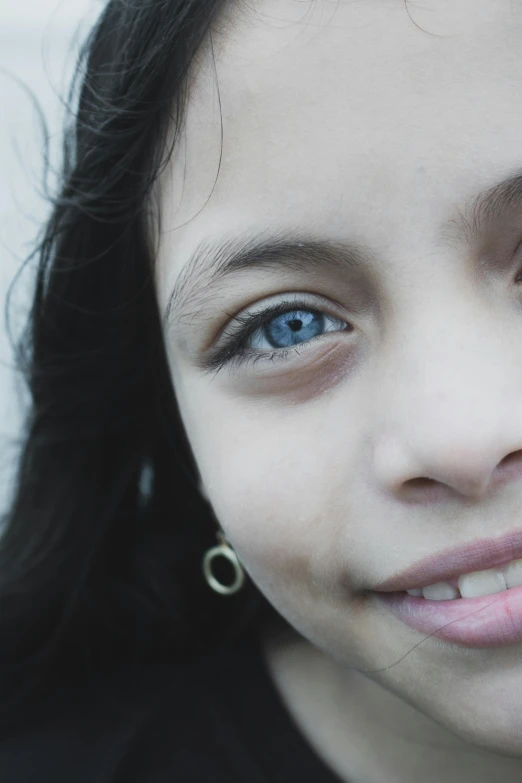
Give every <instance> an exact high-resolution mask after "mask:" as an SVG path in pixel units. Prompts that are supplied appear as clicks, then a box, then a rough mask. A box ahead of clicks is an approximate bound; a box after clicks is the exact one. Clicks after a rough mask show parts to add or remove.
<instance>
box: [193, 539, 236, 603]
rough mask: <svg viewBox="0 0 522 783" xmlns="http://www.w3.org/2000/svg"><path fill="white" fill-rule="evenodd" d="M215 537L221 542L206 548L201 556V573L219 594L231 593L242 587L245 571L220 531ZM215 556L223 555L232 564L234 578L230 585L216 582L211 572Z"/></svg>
mask: <svg viewBox="0 0 522 783" xmlns="http://www.w3.org/2000/svg"><path fill="white" fill-rule="evenodd" d="M217 538H218V540H219V541H221V543H220V544H219V545H218V546H214V547H212V548H211V549H208V550H207V551H206V552H205V556H204V557H203V574H204V575H205V579H206V580H207V583H208V584H209V585H210V587H211V588H212V590H214V591H215V592H216V593H219V594H220V595H233V594H234V593H237V592H239V590H241V588H242V587H243V584H244V582H245V572H244V571H243V569H242V567H241V564H240V562H239V560H238V558H237V555H236V553H235V552H234V550H233V549H232V547H231V546H230V544H229V543H228V541H227V540H226V538H225V536H224V535H223V533H221V531H220V532H218V533H217ZM216 557H225V558H226V559H227V560H228V562H229V563H231V565H232V566H233V568H234V574H235V578H234V581H233V582H232V584H231V585H224V584H222V583H221V582H218V580H217V579H216V577H215V576H214V574H213V573H212V563H213V562H214V560H215V558H216Z"/></svg>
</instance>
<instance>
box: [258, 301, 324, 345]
mask: <svg viewBox="0 0 522 783" xmlns="http://www.w3.org/2000/svg"><path fill="white" fill-rule="evenodd" d="M327 325H328V324H327V318H326V316H325V315H324V313H320V312H316V311H315V310H290V311H288V312H286V313H283V314H282V315H277V316H275V317H272V318H270V320H268V321H266V323H265V325H264V326H262V327H261V328H260V329H258V331H257V332H255V334H254V335H252V339H251V340H250V341H249V342H250V343H251V345H250V347H252V348H257V349H259V350H263V349H265V350H266V348H267V347H268V348H291V347H292V346H293V345H299V344H300V343H302V342H306V341H308V340H311V339H312V338H313V337H317V336H318V335H320V334H323V332H324V331H326V327H327Z"/></svg>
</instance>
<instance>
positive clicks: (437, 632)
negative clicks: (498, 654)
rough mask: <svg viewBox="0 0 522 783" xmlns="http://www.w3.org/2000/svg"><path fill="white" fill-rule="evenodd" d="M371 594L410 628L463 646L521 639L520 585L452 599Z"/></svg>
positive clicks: (502, 642) (505, 642) (514, 641)
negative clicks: (490, 592) (486, 593)
mask: <svg viewBox="0 0 522 783" xmlns="http://www.w3.org/2000/svg"><path fill="white" fill-rule="evenodd" d="M374 595H375V596H376V597H377V598H378V600H379V601H380V602H381V604H383V605H384V606H385V607H386V608H387V609H389V610H390V611H391V612H392V614H394V615H395V616H396V617H398V618H399V620H402V622H403V623H405V624H406V625H409V626H410V628H415V630H417V631H421V632H422V633H423V634H427V635H429V636H435V637H436V638H437V639H443V640H444V641H446V642H452V643H453V644H459V645H461V646H462V647H502V646H504V645H508V644H516V643H517V642H521V641H522V585H519V586H518V587H511V588H509V589H508V590H504V591H503V592H501V593H493V594H492V595H483V596H481V597H480V598H457V599H455V600H452V601H430V600H429V599H427V598H418V597H417V596H414V595H409V594H408V593H378V592H375V593H374Z"/></svg>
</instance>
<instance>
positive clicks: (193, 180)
mask: <svg viewBox="0 0 522 783" xmlns="http://www.w3.org/2000/svg"><path fill="white" fill-rule="evenodd" d="M407 10H408V11H409V14H410V15H408V12H407ZM521 41H522V9H520V7H518V5H517V4H515V3H512V2H509V1H507V2H500V0H432V2H427V0H417V2H416V3H415V4H411V5H409V6H408V9H406V7H405V5H404V4H403V3H402V2H399V0H375V1H372V0H360V1H359V2H347V1H346V0H340V2H338V3H331V2H323V1H322V0H311V1H310V2H309V1H308V0H304V2H291V1H290V0H272V1H270V0H262V2H256V3H255V4H254V5H252V4H251V5H246V4H244V3H242V2H241V3H237V4H236V3H234V4H229V5H227V6H225V8H224V10H223V12H222V13H221V15H220V18H219V19H218V20H216V22H215V24H214V26H213V46H214V49H213V55H214V60H213V58H212V56H211V55H212V52H211V49H210V45H209V43H208V42H207V45H206V46H205V47H204V48H203V50H202V51H201V53H200V55H199V57H198V59H197V62H196V63H195V65H194V69H193V73H192V79H191V91H190V95H189V101H188V115H187V121H186V129H185V131H186V132H184V133H183V134H182V135H181V136H180V139H179V141H178V144H177V146H176V149H175V152H174V155H173V157H172V159H171V161H170V163H169V165H168V167H167V169H166V170H165V172H164V174H163V176H162V177H161V180H160V182H159V186H158V190H157V195H158V200H157V202H156V203H157V204H159V209H160V214H161V233H160V234H159V237H157V239H158V255H157V260H156V289H157V298H158V304H159V309H160V313H161V315H164V314H165V312H166V307H167V302H168V299H169V296H170V294H171V292H172V290H173V288H174V286H176V285H179V284H180V281H181V280H182V279H183V275H184V273H186V272H187V270H188V268H189V256H190V254H191V253H192V252H193V251H194V250H195V248H196V246H197V245H198V244H199V243H200V242H201V241H202V240H203V239H205V240H208V241H216V240H219V239H220V238H223V237H224V235H225V234H226V235H227V236H229V237H231V236H234V235H239V234H245V232H248V231H251V232H252V233H256V232H263V233H269V234H271V233H275V232H291V233H292V236H293V237H294V239H295V238H297V239H299V238H300V237H303V238H304V239H306V240H314V241H335V242H341V243H346V244H352V245H354V244H359V245H364V246H365V248H366V249H367V253H368V255H367V258H366V259H365V260H364V262H363V264H362V266H359V267H358V268H357V270H355V269H354V268H352V267H350V266H348V265H347V264H345V265H338V266H337V268H333V267H332V266H331V265H329V266H328V267H327V266H325V265H324V264H315V265H311V264H309V265H307V266H305V265H303V264H301V265H300V264H299V263H296V264H294V267H293V268H288V267H287V268H285V269H281V268H279V266H278V265H277V264H276V263H273V264H271V265H267V266H266V267H265V268H263V269H259V268H257V269H254V268H245V269H242V270H239V271H236V272H235V273H234V275H230V276H228V277H227V278H224V279H223V280H221V282H219V283H218V284H217V286H216V285H215V286H214V287H213V288H212V289H211V288H210V287H209V276H208V274H205V270H204V269H202V268H200V271H199V273H198V276H197V280H196V279H194V281H193V283H192V284H190V285H193V287H194V292H195V293H193V294H192V295H191V296H190V297H185V299H186V301H185V302H184V305H183V307H184V309H180V310H179V312H177V311H176V312H174V313H173V317H172V323H171V326H170V328H169V330H168V331H167V332H166V334H165V345H166V348H167V353H168V358H169V364H170V368H171V373H172V382H173V389H174V391H175V394H176V397H177V400H178V404H179V406H180V411H181V415H182V419H183V422H184V425H185V427H186V431H187V434H188V437H189V440H190V443H191V446H192V449H193V452H194V455H195V458H196V461H197V465H198V469H199V472H200V476H201V489H202V492H203V494H204V495H205V496H206V497H207V499H208V502H209V503H210V505H211V507H212V510H213V512H214V514H215V516H216V518H217V520H218V521H219V524H220V526H221V527H222V528H223V530H224V531H225V533H226V535H227V538H228V540H229V541H230V543H231V545H232V546H233V547H234V549H235V551H236V553H237V555H238V557H239V559H240V561H241V562H242V564H243V566H244V568H245V571H246V572H247V573H248V575H249V578H251V579H252V580H253V581H254V582H255V583H256V584H257V586H258V587H259V589H260V590H261V591H262V592H263V593H264V594H265V595H266V596H267V598H268V599H269V600H270V601H271V602H272V603H273V605H274V606H275V607H276V609H277V610H278V612H279V613H280V614H281V616H282V617H283V618H285V620H286V621H287V623H288V626H289V628H290V629H292V630H291V631H290V632H287V633H281V634H279V635H278V634H276V633H275V630H274V629H263V631H262V636H263V641H264V650H265V654H266V657H267V661H268V663H269V665H270V669H271V671H272V675H273V678H274V682H275V683H276V685H277V687H278V688H279V690H280V692H281V694H282V696H283V698H284V700H285V703H286V704H287V707H288V710H289V712H290V713H291V714H292V715H293V716H294V719H295V720H296V722H297V723H298V725H299V726H300V727H301V729H302V731H303V733H304V734H305V736H306V737H307V738H308V740H309V741H310V744H311V745H312V746H313V747H314V748H315V750H316V752H317V753H318V754H319V755H320V756H321V757H322V758H323V760H324V761H325V763H327V764H328V765H329V766H330V767H331V768H332V769H333V770H335V772H336V773H337V775H338V776H339V777H340V779H341V780H345V781H368V782H369V781H372V783H381V782H382V783H384V781H386V783H393V782H394V781H396V782H397V783H399V782H400V783H413V781H418V780H423V781H424V782H425V783H440V781H441V780H444V781H446V782H447V783H457V782H458V783H463V781H473V782H474V783H486V781H488V783H489V782H490V781H491V780H493V779H495V778H496V777H498V778H499V779H501V780H502V781H504V783H511V781H519V780H520V779H521V778H522V646H521V645H512V646H509V647H498V648H494V649H470V648H464V647H461V646H458V645H454V644H448V643H444V642H442V641H439V640H437V639H435V638H428V639H424V637H423V636H422V635H421V634H419V633H418V632H416V631H415V630H413V629H411V628H408V627H406V626H405V625H403V624H402V623H401V622H400V621H399V620H397V619H396V618H395V617H394V616H392V615H390V614H389V613H387V612H386V611H384V610H382V609H380V608H379V606H378V605H377V603H376V602H375V601H374V599H373V597H372V593H371V590H372V588H373V587H375V586H376V585H377V584H378V583H379V582H381V581H384V579H386V578H389V577H391V576H392V575H394V574H395V573H397V572H399V571H402V570H404V569H405V568H406V567H408V566H410V565H412V564H413V563H415V562H416V561H418V560H420V559H421V558H423V557H424V556H426V555H429V554H434V553H436V552H438V551H441V550H444V549H446V548H448V547H449V546H451V545H452V544H454V545H457V544H460V543H463V542H470V541H473V540H476V539H479V538H482V537H488V536H491V535H496V534H499V535H500V534H503V533H506V532H508V531H510V530H512V529H514V528H517V527H520V526H522V518H521V514H520V506H521V501H522V459H521V454H522V282H520V280H518V279H517V274H518V272H519V271H520V270H521V269H522V244H521V242H522V201H521V202H520V203H518V205H515V206H514V207H513V208H512V209H511V210H510V211H509V212H504V214H503V215H499V216H496V217H495V219H494V220H491V221H490V223H489V224H488V225H482V226H481V227H478V226H476V229H477V231H476V232H475V234H473V235H472V234H471V232H470V231H467V232H466V231H464V230H463V229H462V228H461V230H460V233H459V228H458V227H459V226H460V223H459V220H460V218H461V217H462V216H464V215H466V216H467V217H468V218H469V220H468V227H469V225H470V224H471V218H470V216H469V211H468V210H469V205H470V204H472V202H473V200H474V199H476V198H477V197H478V196H479V194H481V193H484V192H486V191H488V190H489V189H491V188H492V187H494V186H495V185H496V184H497V183H499V182H500V181H501V180H504V179H506V178H508V177H511V176H513V175H514V174H516V173H518V172H520V171H521V170H522V54H521ZM214 62H215V68H216V70H217V84H218V85H219V96H218V92H217V86H216V72H215V71H214V64H213V63H214ZM220 101H221V106H220ZM221 118H222V121H223V139H222V141H223V158H222V161H221V169H220V171H219V176H218V178H217V182H215V179H216V175H217V168H218V162H219V155H220V145H221V135H220V134H221V126H220V121H221ZM214 183H215V187H214V190H213V192H212V194H211V191H212V187H213V186H214ZM210 194H211V195H210ZM188 285H189V284H187V286H185V288H184V291H185V293H187V291H188ZM303 299H304V300H305V304H306V306H307V307H311V308H312V309H313V310H314V311H319V312H321V313H323V314H324V315H325V316H326V320H325V322H324V323H325V324H326V326H325V328H324V329H323V331H321V332H319V333H318V334H317V335H316V336H314V337H313V339H310V340H309V341H308V342H306V341H303V343H305V342H306V344H303V346H302V347H299V345H297V344H295V345H294V347H293V348H292V350H290V351H289V352H288V354H287V357H286V359H282V358H281V356H282V353H281V352H282V350H284V349H282V348H278V349H274V348H270V350H269V351H268V353H269V356H270V357H272V358H266V357H265V358H259V360H258V361H254V360H253V358H252V356H250V357H249V358H245V359H244V361H243V363H242V364H241V365H239V364H237V363H234V364H229V365H228V366H225V367H224V368H222V369H221V370H219V371H218V372H209V371H205V369H204V366H203V365H204V363H205V361H206V360H207V359H208V358H209V357H210V356H212V355H213V354H214V353H215V352H216V350H217V349H218V348H221V347H222V346H223V345H224V342H226V339H227V337H229V336H230V335H231V334H233V333H237V332H238V331H239V329H240V328H242V324H241V323H239V322H237V321H235V317H236V316H237V315H240V316H244V315H245V313H246V312H251V311H253V310H255V311H260V310H263V308H266V307H268V306H272V305H274V304H277V303H280V302H281V301H288V300H290V301H292V300H295V301H300V302H301V306H300V308H299V312H301V313H302V311H303ZM308 313H309V311H308ZM348 327H349V328H348ZM223 329H224V331H222V330H223ZM244 350H247V349H244ZM276 350H279V352H280V353H279V358H277V357H276V356H274V353H275V351H276ZM248 352H249V353H250V354H255V355H258V354H262V353H264V354H266V353H267V346H266V339H264V340H263V341H262V344H261V343H260V342H259V341H258V342H257V343H255V344H254V343H253V342H252V338H250V343H248ZM224 600H226V599H224Z"/></svg>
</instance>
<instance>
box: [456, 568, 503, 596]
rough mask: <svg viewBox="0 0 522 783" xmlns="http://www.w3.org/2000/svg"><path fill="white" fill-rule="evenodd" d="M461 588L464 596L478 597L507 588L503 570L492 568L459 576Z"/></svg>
mask: <svg viewBox="0 0 522 783" xmlns="http://www.w3.org/2000/svg"><path fill="white" fill-rule="evenodd" d="M459 590H460V594H461V596H462V597H463V598H478V597H479V596H481V595H492V594H493V593H501V592H502V591H503V590H507V585H506V580H505V579H504V574H503V573H502V571H500V570H498V569H495V568H490V569H489V570H487V571H475V572H474V573H472V574H464V575H463V576H459Z"/></svg>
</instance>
